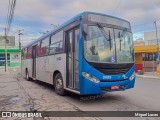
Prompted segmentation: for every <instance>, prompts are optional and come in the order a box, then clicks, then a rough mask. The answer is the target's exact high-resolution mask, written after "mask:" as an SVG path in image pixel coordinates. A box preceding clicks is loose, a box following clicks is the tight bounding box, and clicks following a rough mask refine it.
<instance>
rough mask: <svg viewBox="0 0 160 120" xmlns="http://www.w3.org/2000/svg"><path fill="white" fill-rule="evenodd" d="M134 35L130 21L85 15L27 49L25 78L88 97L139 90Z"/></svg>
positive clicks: (59, 90) (24, 56) (23, 69)
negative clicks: (137, 86) (136, 77)
mask: <svg viewBox="0 0 160 120" xmlns="http://www.w3.org/2000/svg"><path fill="white" fill-rule="evenodd" d="M134 71H135V65H134V50H133V36H132V31H131V25H130V23H129V22H128V21H126V20H123V19H120V18H117V17H113V16H109V15H106V14H101V13H94V12H83V13H80V14H78V15H77V16H75V17H73V18H72V19H70V20H69V21H67V22H66V23H64V24H62V25H60V26H58V27H57V28H56V29H54V30H53V31H51V32H49V33H47V34H45V35H43V36H42V37H40V38H39V39H37V40H35V41H33V42H31V43H29V44H27V45H26V46H25V47H23V48H22V74H23V75H25V76H26V78H27V79H28V80H29V79H33V80H40V81H43V82H46V83H49V84H52V85H54V87H55V91H56V93H57V94H59V95H64V93H65V92H66V91H70V92H73V93H77V94H81V95H85V94H101V93H103V92H112V91H122V90H126V89H130V88H133V87H134V83H135V72H134Z"/></svg>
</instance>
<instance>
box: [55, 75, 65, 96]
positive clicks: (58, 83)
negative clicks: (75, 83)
mask: <svg viewBox="0 0 160 120" xmlns="http://www.w3.org/2000/svg"><path fill="white" fill-rule="evenodd" d="M54 87H55V92H56V93H57V94H58V95H61V96H63V95H65V90H64V87H63V78H62V75H61V74H60V73H58V74H56V76H55V79H54Z"/></svg>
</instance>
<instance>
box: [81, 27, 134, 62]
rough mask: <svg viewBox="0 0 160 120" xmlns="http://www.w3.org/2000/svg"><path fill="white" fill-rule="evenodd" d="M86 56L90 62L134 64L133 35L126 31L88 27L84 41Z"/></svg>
mask: <svg viewBox="0 0 160 120" xmlns="http://www.w3.org/2000/svg"><path fill="white" fill-rule="evenodd" d="M84 56H85V58H86V60H87V61H90V62H109V63H131V62H133V38H132V33H130V32H127V31H125V30H119V29H113V28H107V27H99V26H98V25H92V26H88V32H87V35H86V37H85V40H84Z"/></svg>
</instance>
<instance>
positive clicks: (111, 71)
mask: <svg viewBox="0 0 160 120" xmlns="http://www.w3.org/2000/svg"><path fill="white" fill-rule="evenodd" d="M129 69H130V68H124V69H103V68H97V70H99V71H100V72H102V73H103V74H108V75H114V74H125V73H126V72H128V71H129Z"/></svg>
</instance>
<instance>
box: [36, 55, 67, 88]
mask: <svg viewBox="0 0 160 120" xmlns="http://www.w3.org/2000/svg"><path fill="white" fill-rule="evenodd" d="M56 70H57V71H59V72H60V73H61V74H62V77H63V80H64V81H63V82H64V85H65V84H66V82H65V80H66V75H65V72H66V54H65V53H62V54H55V55H50V56H44V57H38V58H36V78H37V79H38V80H40V81H43V82H46V83H49V84H53V73H54V72H55V71H56Z"/></svg>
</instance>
